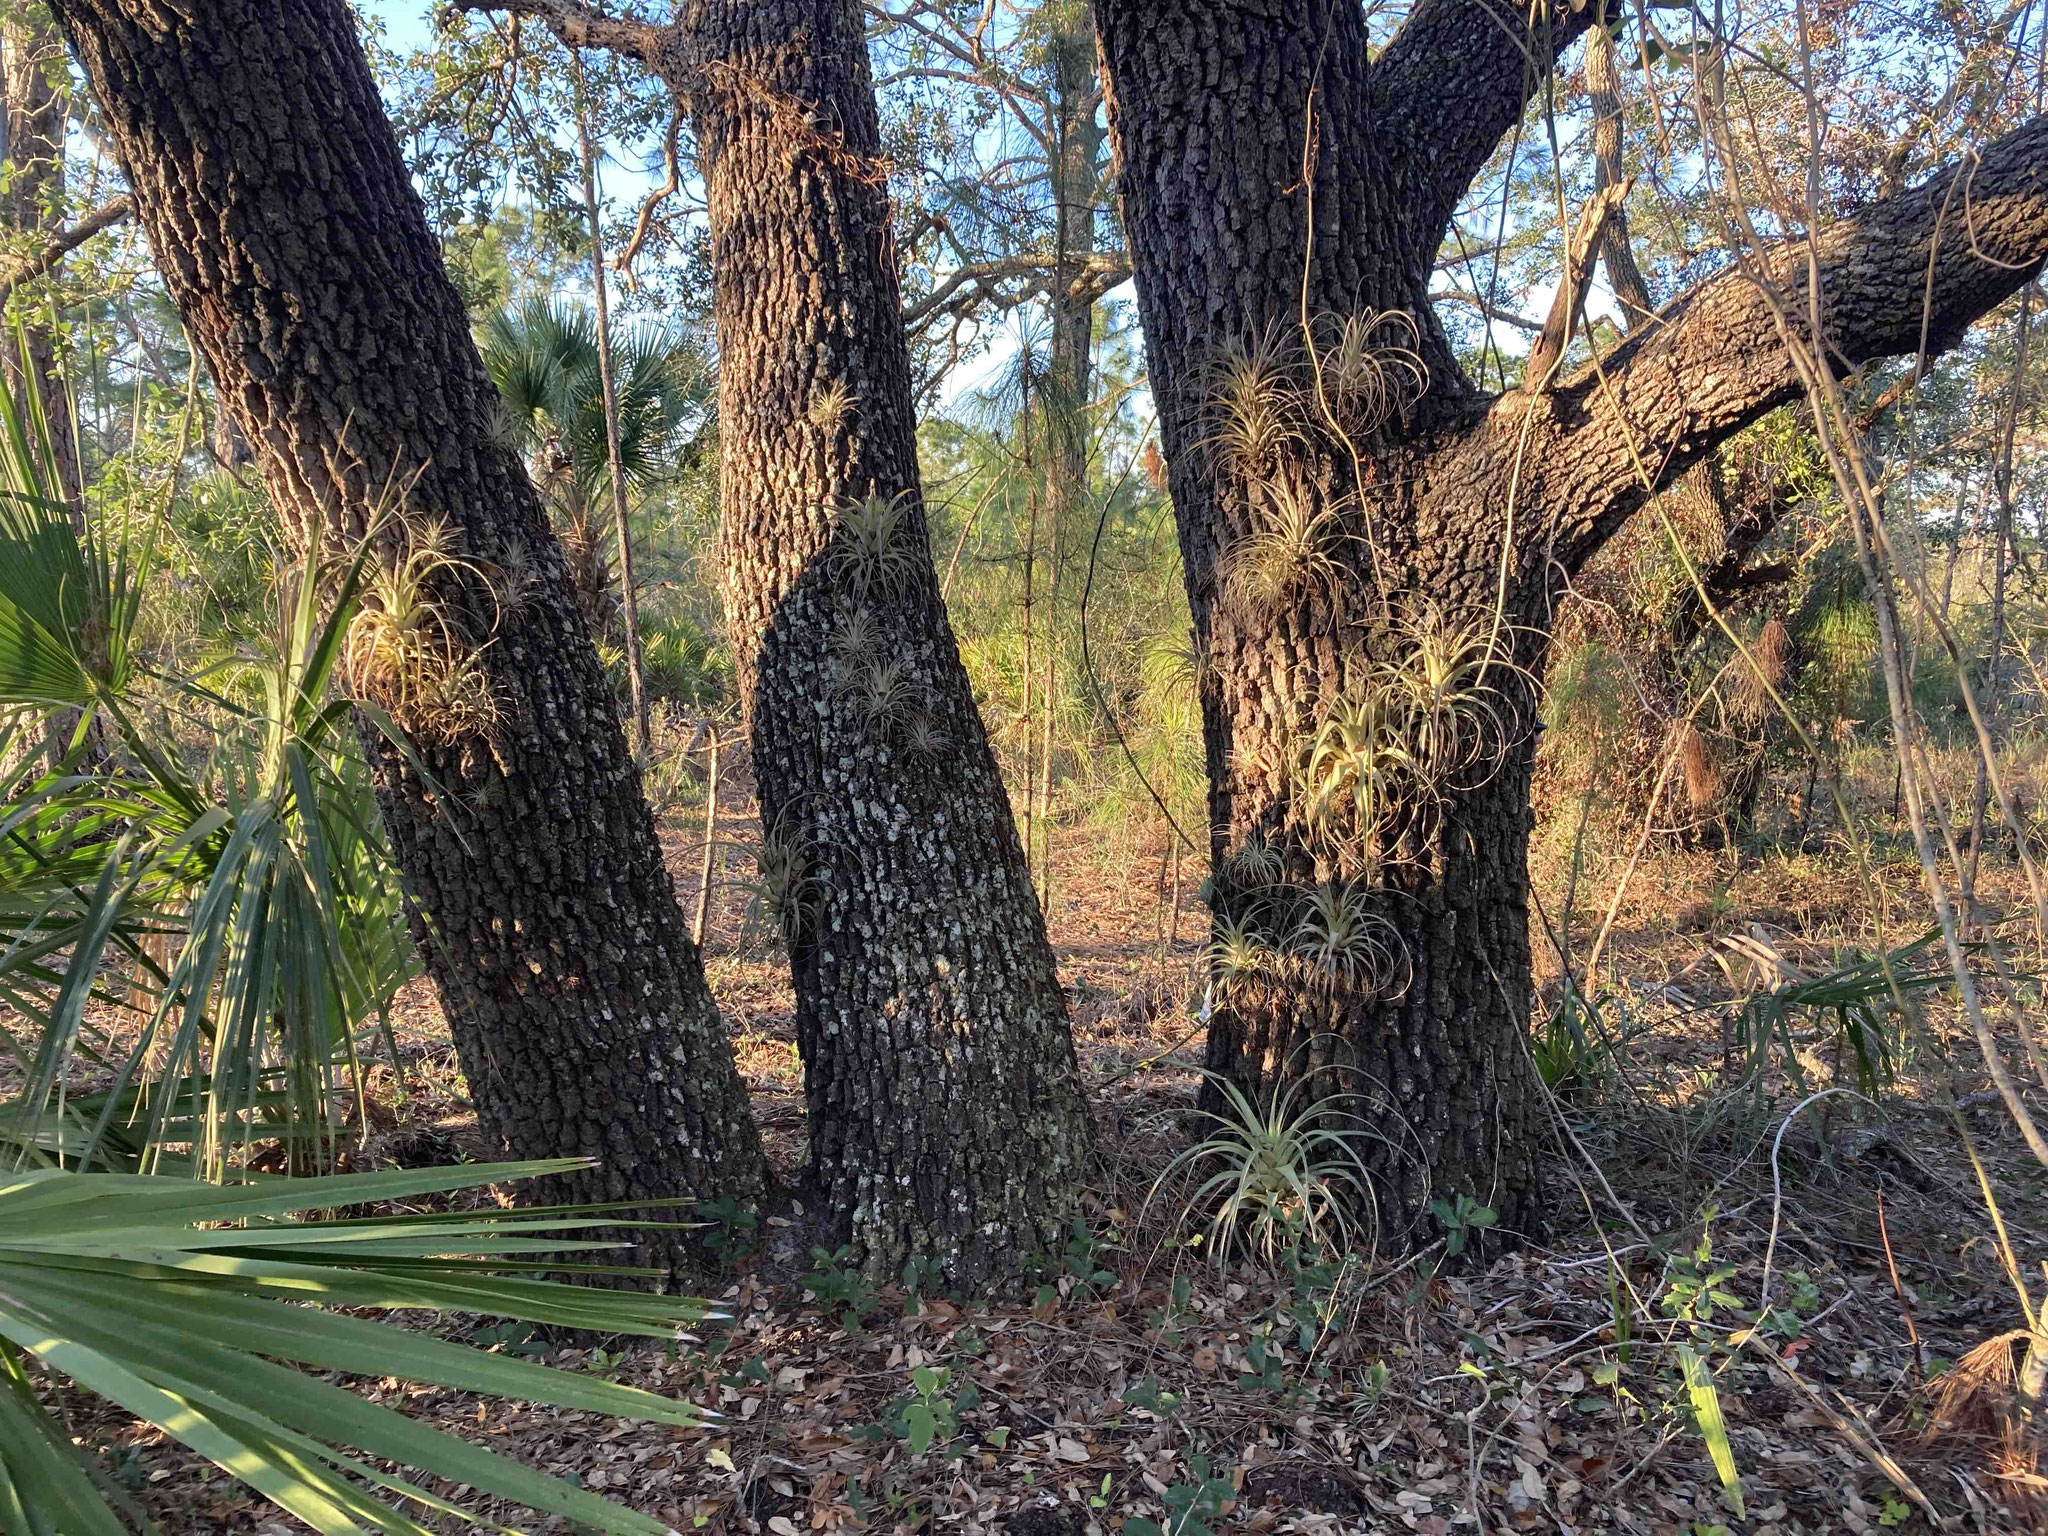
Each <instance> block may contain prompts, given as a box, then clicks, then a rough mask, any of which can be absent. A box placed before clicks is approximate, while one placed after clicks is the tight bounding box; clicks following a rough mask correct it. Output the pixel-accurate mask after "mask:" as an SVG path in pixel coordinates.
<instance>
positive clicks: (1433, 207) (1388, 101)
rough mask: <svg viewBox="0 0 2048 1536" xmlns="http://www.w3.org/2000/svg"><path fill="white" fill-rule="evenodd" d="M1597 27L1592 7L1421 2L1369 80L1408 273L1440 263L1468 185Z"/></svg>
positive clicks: (1525, 0)
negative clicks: (1559, 65)
mask: <svg viewBox="0 0 2048 1536" xmlns="http://www.w3.org/2000/svg"><path fill="white" fill-rule="evenodd" d="M1532 12H1533V13H1534V20H1533V24H1532V20H1531V13H1532ZM1592 19H1593V7H1592V5H1591V4H1590V3H1589V0H1417V3H1416V6H1415V9H1414V10H1413V11H1412V12H1410V13H1409V16H1408V21H1407V23H1406V24H1405V25H1404V26H1403V27H1402V28H1401V30H1400V31H1399V32H1397V33H1395V34H1394V39H1393V41H1392V42H1390V43H1388V44H1387V51H1386V52H1385V53H1383V54H1381V55H1380V58H1379V61H1378V62H1377V63H1376V64H1375V65H1374V66H1373V70H1372V101H1373V115H1374V133H1375V137H1376V138H1377V139H1378V141H1379V142H1380V143H1381V144H1382V145H1385V146H1387V147H1388V149H1389V151H1390V152H1391V155H1392V158H1393V169H1394V177H1395V184H1396V186H1397V187H1398V189H1399V191H1400V193H1401V196H1402V201H1403V206H1404V208H1405V209H1406V210H1407V212H1406V216H1405V217H1404V219H1403V220H1402V229H1403V232H1404V233H1405V235H1406V236H1407V243H1408V246H1409V249H1408V250H1406V251H1405V252H1404V253H1403V254H1404V256H1405V257H1406V259H1407V260H1408V262H1409V263H1410V265H1411V266H1412V265H1413V264H1415V263H1416V262H1418V261H1420V262H1423V263H1428V262H1431V261H1433V260H1434V259H1435V257H1436V252H1437V247H1438V245H1439V244H1440V243H1441V242H1442V240H1443V236H1444V231H1445V230H1446V229H1447V228H1449V227H1450V222H1451V215H1452V214H1453V213H1454V212H1455V211H1456V210H1457V206H1458V202H1459V200H1460V199H1461V198H1463V197H1464V195H1465V192H1466V189H1467V188H1469V187H1470V186H1471V185H1472V178H1473V177H1475V176H1477V175H1478V174H1479V172H1480V170H1481V168H1482V167H1484V166H1485V164H1486V161H1487V158H1488V157H1489V156H1490V155H1492V153H1493V152H1494V149H1495V148H1496V147H1497V146H1498V145H1499V144H1500V141H1501V140H1502V139H1503V138H1505V137H1506V136H1507V134H1508V133H1509V132H1510V131H1511V130H1512V129H1513V128H1514V126H1515V124H1516V123H1518V122H1520V121H1521V118H1522V110H1523V108H1524V107H1526V106H1527V105H1528V103H1529V101H1530V98H1532V97H1533V96H1534V95H1535V94H1536V92H1537V90H1538V89H1539V88H1540V87H1541V85H1542V83H1543V78H1544V76H1545V75H1546V74H1547V73H1548V72H1549V70H1550V69H1551V67H1552V66H1553V65H1554V64H1555V63H1556V62H1557V57H1558V55H1559V54H1561V53H1563V52H1564V50H1565V49H1566V48H1567V47H1569V46H1570V45H1571V43H1572V42H1573V41H1574V40H1575V39H1576V38H1577V37H1578V36H1579V34H1580V33H1582V32H1584V31H1585V30H1586V28H1587V27H1588V26H1589V25H1590V24H1591V22H1592ZM1420 270H1426V267H1424V268H1422V269H1420Z"/></svg>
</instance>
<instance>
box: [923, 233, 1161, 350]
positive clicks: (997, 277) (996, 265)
mask: <svg viewBox="0 0 2048 1536" xmlns="http://www.w3.org/2000/svg"><path fill="white" fill-rule="evenodd" d="M1065 265H1066V266H1067V267H1068V268H1070V269H1076V270H1078V272H1079V276H1078V277H1077V278H1076V279H1075V281H1074V284H1073V288H1074V292H1073V295H1072V296H1073V297H1075V298H1077V299H1078V298H1081V297H1083V296H1085V297H1087V298H1089V299H1090V300H1091V301H1092V300H1094V299H1099V298H1101V297H1102V295H1103V294H1105V293H1107V292H1109V290H1110V289H1112V288H1114V287H1116V286H1117V284H1119V283H1121V282H1124V281H1126V280H1128V279H1129V277H1130V275H1131V262H1130V258H1129V257H1128V256H1127V255H1125V254H1124V253H1123V252H1122V251H1097V252H1092V253H1090V254H1089V255H1088V256H1086V257H1080V256H1076V255H1071V254H1070V255H1069V256H1068V257H1067V258H1066V262H1065ZM1060 266H1061V262H1060V260H1059V258H1058V257H1057V256H1056V255H1055V254H1054V253H1052V252H1050V251H1046V252H1039V253H1034V254H1029V255H1023V256H1000V257H997V258H995V259H993V260H990V261H975V262H968V263H965V264H963V265H961V266H958V267H955V268H954V269H953V270H952V271H951V272H948V273H947V274H946V276H945V277H944V278H943V279H942V280H941V281H940V283H939V285H938V286H937V287H936V288H934V289H933V290H932V291H931V292H930V293H928V294H926V295H925V296H924V297H923V298H921V299H919V300H918V301H917V302H916V303H914V304H906V305H904V306H903V324H904V325H905V326H906V327H908V328H909V329H912V330H915V329H916V328H917V327H919V326H921V325H923V324H924V323H925V322H926V321H927V320H929V319H931V318H932V316H934V315H936V314H941V313H945V312H947V311H949V310H951V309H953V308H955V307H956V305H957V301H958V297H959V296H960V295H961V294H962V292H963V291H964V290H973V291H974V297H986V296H987V295H988V294H989V292H991V291H992V290H993V288H994V287H995V285H996V284H998V283H1001V282H1004V281H1007V280H1010V279H1014V278H1029V279H1033V280H1034V281H1033V282H1032V283H1031V285H1030V291H1031V292H1034V293H1036V292H1044V291H1045V290H1046V289H1047V288H1048V287H1049V286H1050V284H1051V282H1052V280H1053V274H1054V273H1055V272H1056V271H1057V270H1058V269H1059V267H1060ZM970 302H971V300H970ZM1020 302H1021V301H1020Z"/></svg>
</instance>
